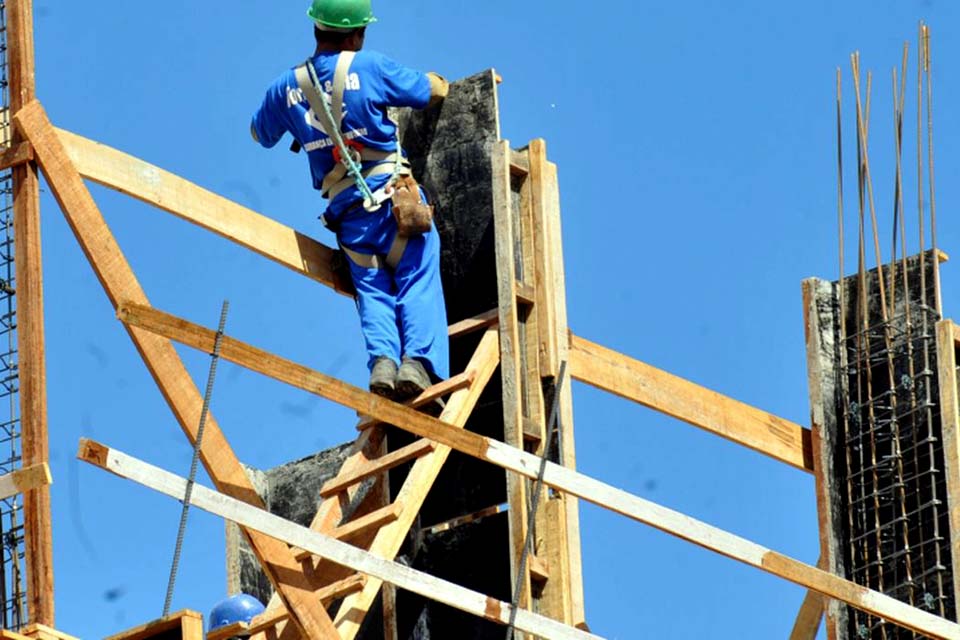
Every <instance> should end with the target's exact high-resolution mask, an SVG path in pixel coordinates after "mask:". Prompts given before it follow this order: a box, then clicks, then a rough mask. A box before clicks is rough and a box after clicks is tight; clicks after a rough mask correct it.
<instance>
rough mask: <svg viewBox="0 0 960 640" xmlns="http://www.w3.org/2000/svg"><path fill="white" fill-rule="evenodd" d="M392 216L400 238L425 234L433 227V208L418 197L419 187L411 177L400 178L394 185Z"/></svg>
mask: <svg viewBox="0 0 960 640" xmlns="http://www.w3.org/2000/svg"><path fill="white" fill-rule="evenodd" d="M393 216H394V217H395V218H396V219H397V228H398V230H399V233H400V235H402V236H416V235H420V234H422V233H426V232H427V231H429V230H430V227H431V226H432V225H433V206H431V205H428V204H426V203H425V202H424V201H423V198H421V197H420V186H419V185H418V184H417V181H416V180H414V179H413V176H409V175H406V176H400V177H399V178H397V181H396V183H394V193H393Z"/></svg>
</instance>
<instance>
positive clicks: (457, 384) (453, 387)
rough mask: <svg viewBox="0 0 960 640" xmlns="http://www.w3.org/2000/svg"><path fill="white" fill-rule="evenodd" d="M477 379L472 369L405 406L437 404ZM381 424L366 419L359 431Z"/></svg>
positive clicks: (451, 378) (427, 391) (426, 390)
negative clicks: (441, 399)
mask: <svg viewBox="0 0 960 640" xmlns="http://www.w3.org/2000/svg"><path fill="white" fill-rule="evenodd" d="M476 377H477V372H476V371H473V370H472V369H467V370H466V371H464V372H463V373H458V374H457V375H455V376H451V377H450V378H447V379H446V380H444V381H443V382H439V383H437V384H435V385H433V386H432V387H429V388H428V389H424V391H423V393H421V394H420V395H419V396H417V397H416V398H414V399H413V400H409V401H407V402H404V404H405V405H407V406H408V407H411V408H413V409H419V408H420V407H424V406H426V405H428V404H430V403H431V402H436V401H437V400H438V399H440V398H442V397H443V396H445V395H448V394H450V393H453V392H454V391H458V390H460V389H466V388H467V387H469V386H470V385H471V384H473V381H474V380H475V379H476ZM379 424H383V423H382V422H378V421H376V420H373V419H370V418H365V419H364V420H362V421H361V422H360V423H359V424H357V431H364V430H366V429H369V428H370V427H375V426H377V425H379Z"/></svg>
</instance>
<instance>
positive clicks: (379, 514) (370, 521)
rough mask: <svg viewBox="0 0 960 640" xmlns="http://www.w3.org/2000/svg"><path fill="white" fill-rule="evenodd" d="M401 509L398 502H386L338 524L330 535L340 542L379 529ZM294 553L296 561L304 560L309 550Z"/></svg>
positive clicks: (398, 515)
mask: <svg viewBox="0 0 960 640" xmlns="http://www.w3.org/2000/svg"><path fill="white" fill-rule="evenodd" d="M402 511H403V505H401V504H400V503H399V502H394V503H391V504H388V505H387V506H385V507H381V508H380V509H377V510H376V511H372V512H370V513H368V514H367V515H365V516H362V517H360V518H357V519H356V520H351V521H350V522H348V523H346V524H343V525H340V526H339V527H337V528H336V529H334V530H333V531H331V532H330V537H331V538H336V539H337V540H340V541H341V542H350V541H352V540H354V539H356V538H358V537H361V536H363V535H365V534H367V533H369V532H370V531H371V530H373V529H379V528H380V527H382V526H384V525H387V524H390V523H391V522H394V521H395V520H396V519H397V518H399V517H400V513H401V512H402ZM294 553H296V558H297V562H304V561H306V560H309V559H310V552H309V551H303V550H298V551H295V552H294Z"/></svg>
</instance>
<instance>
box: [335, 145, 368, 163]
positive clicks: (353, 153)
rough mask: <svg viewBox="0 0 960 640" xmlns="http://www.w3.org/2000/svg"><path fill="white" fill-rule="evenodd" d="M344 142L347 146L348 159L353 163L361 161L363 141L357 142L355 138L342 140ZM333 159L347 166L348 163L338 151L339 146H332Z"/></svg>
mask: <svg viewBox="0 0 960 640" xmlns="http://www.w3.org/2000/svg"><path fill="white" fill-rule="evenodd" d="M343 142H344V144H345V145H346V146H347V150H348V151H349V152H350V159H351V160H352V161H353V162H354V164H360V163H361V162H362V161H363V143H361V142H358V141H357V140H344V141H343ZM333 161H334V162H336V163H337V164H342V165H344V166H346V167H347V168H349V166H350V165H349V164H348V163H347V162H345V159H344V157H343V154H341V153H340V146H339V145H334V146H333Z"/></svg>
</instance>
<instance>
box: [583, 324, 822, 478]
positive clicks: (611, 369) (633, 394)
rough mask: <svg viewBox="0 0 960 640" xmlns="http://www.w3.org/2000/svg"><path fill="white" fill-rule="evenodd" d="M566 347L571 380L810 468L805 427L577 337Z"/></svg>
mask: <svg viewBox="0 0 960 640" xmlns="http://www.w3.org/2000/svg"><path fill="white" fill-rule="evenodd" d="M570 346H571V354H570V373H571V375H572V376H573V377H574V378H575V379H577V380H580V381H581V382H586V383H587V384H590V385H593V386H595V387H597V388H598V389H603V390H605V391H609V392H611V393H615V394H616V395H618V396H620V397H622V398H626V399H628V400H633V401H634V402H637V403H639V404H642V405H643V406H645V407H649V408H651V409H655V410H657V411H660V412H661V413H665V414H667V415H669V416H672V417H674V418H677V419H679V420H683V421H684V422H686V423H688V424H692V425H693V426H695V427H700V428H701V429H704V430H706V431H709V432H711V433H714V434H716V435H718V436H720V437H722V438H726V439H727V440H730V441H732V442H736V443H737V444H741V445H743V446H745V447H749V448H750V449H753V450H754V451H758V452H760V453H763V454H765V455H768V456H770V457H771V458H774V459H775V460H780V461H781V462H786V463H787V464H789V465H791V466H793V467H796V468H797V469H801V470H803V471H807V472H809V473H812V472H813V450H812V445H811V440H810V430H809V429H807V428H805V427H801V426H800V425H798V424H796V423H793V422H791V421H789V420H785V419H783V418H779V417H777V416H775V415H773V414H770V413H767V412H766V411H761V410H760V409H756V408H754V407H751V406H750V405H747V404H744V403H742V402H739V401H737V400H734V399H732V398H729V397H727V396H724V395H721V394H719V393H717V392H716V391H711V390H709V389H706V388H704V387H701V386H699V385H697V384H694V383H692V382H688V381H686V380H684V379H682V378H679V377H677V376H674V375H672V374H669V373H667V372H666V371H662V370H660V369H657V368H655V367H651V366H650V365H648V364H645V363H643V362H640V361H639V360H634V359H633V358H630V357H628V356H625V355H623V354H620V353H617V352H615V351H611V350H610V349H606V348H604V347H601V346H600V345H598V344H594V343H592V342H589V341H588V340H584V339H583V338H580V337H577V336H571V337H570Z"/></svg>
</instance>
